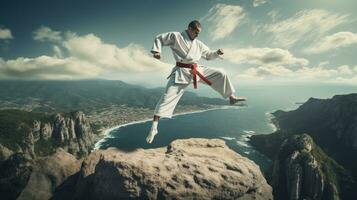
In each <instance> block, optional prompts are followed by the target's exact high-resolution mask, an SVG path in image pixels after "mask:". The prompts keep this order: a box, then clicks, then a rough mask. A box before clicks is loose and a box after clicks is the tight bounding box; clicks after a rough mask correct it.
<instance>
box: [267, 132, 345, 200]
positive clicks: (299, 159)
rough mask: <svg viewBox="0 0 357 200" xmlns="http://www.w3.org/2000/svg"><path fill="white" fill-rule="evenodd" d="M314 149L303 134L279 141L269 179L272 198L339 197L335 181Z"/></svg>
mask: <svg viewBox="0 0 357 200" xmlns="http://www.w3.org/2000/svg"><path fill="white" fill-rule="evenodd" d="M315 148H316V147H315V144H314V142H313V140H312V138H311V137H310V136H309V135H307V134H302V135H294V136H292V137H291V138H289V139H286V140H285V141H284V142H283V144H282V145H281V147H280V151H279V155H278V157H277V159H276V160H275V162H274V169H273V175H272V178H273V179H272V181H271V183H272V186H273V188H274V197H276V199H286V200H295V199H296V200H297V199H316V200H318V199H324V200H328V199H334V200H335V199H339V194H338V191H337V189H336V185H335V183H334V182H331V180H329V177H328V174H326V171H324V169H323V166H324V163H321V160H319V159H320V158H317V157H316V156H315V155H314V153H313V151H316V150H315Z"/></svg>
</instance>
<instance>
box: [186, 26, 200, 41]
mask: <svg viewBox="0 0 357 200" xmlns="http://www.w3.org/2000/svg"><path fill="white" fill-rule="evenodd" d="M200 32H201V27H196V28H191V27H188V34H189V35H190V38H191V40H193V39H195V38H196V37H197V36H198V34H199V33H200Z"/></svg>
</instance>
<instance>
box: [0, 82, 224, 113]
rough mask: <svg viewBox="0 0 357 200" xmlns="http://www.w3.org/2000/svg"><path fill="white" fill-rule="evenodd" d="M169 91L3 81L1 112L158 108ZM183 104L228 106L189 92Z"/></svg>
mask: <svg viewBox="0 0 357 200" xmlns="http://www.w3.org/2000/svg"><path fill="white" fill-rule="evenodd" d="M164 89H165V88H154V89H148V88H145V87H142V86H137V85H132V84H127V83H125V82H123V81H119V80H77V81H60V80H51V81H48V80H45V81H4V80H2V81H0V109H5V108H16V107H17V108H21V109H25V108H28V110H31V111H37V112H42V111H45V112H71V111H75V110H82V111H84V112H85V111H88V110H91V109H98V108H103V107H107V106H108V105H111V104H116V105H122V104H126V105H128V106H132V107H145V108H152V109H153V108H154V107H155V105H156V103H157V101H158V100H159V98H160V97H161V95H162V93H163V92H164ZM179 104H180V105H203V104H214V105H224V104H226V101H225V100H224V99H220V98H207V97H199V96H197V95H196V94H195V93H192V92H185V94H184V95H183V97H182V99H181V101H180V103H179Z"/></svg>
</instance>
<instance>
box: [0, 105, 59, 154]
mask: <svg viewBox="0 0 357 200" xmlns="http://www.w3.org/2000/svg"><path fill="white" fill-rule="evenodd" d="M34 120H39V121H41V122H50V121H51V120H53V118H52V117H51V116H49V115H47V114H44V113H35V112H27V111H22V110H15V109H9V110H0V143H1V144H2V145H4V146H6V147H7V148H9V149H10V150H13V151H14V150H16V146H17V145H21V143H22V142H23V141H24V138H25V137H26V133H28V132H29V131H30V128H31V127H32V125H33V121H34ZM16 144H17V145H16Z"/></svg>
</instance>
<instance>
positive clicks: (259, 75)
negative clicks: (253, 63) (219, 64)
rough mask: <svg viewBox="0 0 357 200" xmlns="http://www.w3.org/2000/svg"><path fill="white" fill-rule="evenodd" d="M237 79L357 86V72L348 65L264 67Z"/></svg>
mask: <svg viewBox="0 0 357 200" xmlns="http://www.w3.org/2000/svg"><path fill="white" fill-rule="evenodd" d="M355 68H356V67H355ZM237 78H239V79H242V78H243V79H247V80H269V81H271V80H275V81H286V82H290V81H311V82H330V83H336V82H338V83H349V84H350V83H354V84H357V70H355V69H353V70H352V69H351V68H350V67H349V66H348V65H342V66H339V67H336V68H326V67H321V66H316V67H306V66H304V67H301V68H298V69H289V68H286V67H284V66H279V65H263V66H259V67H252V68H249V69H246V70H245V71H243V72H242V73H241V74H239V75H237Z"/></svg>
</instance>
